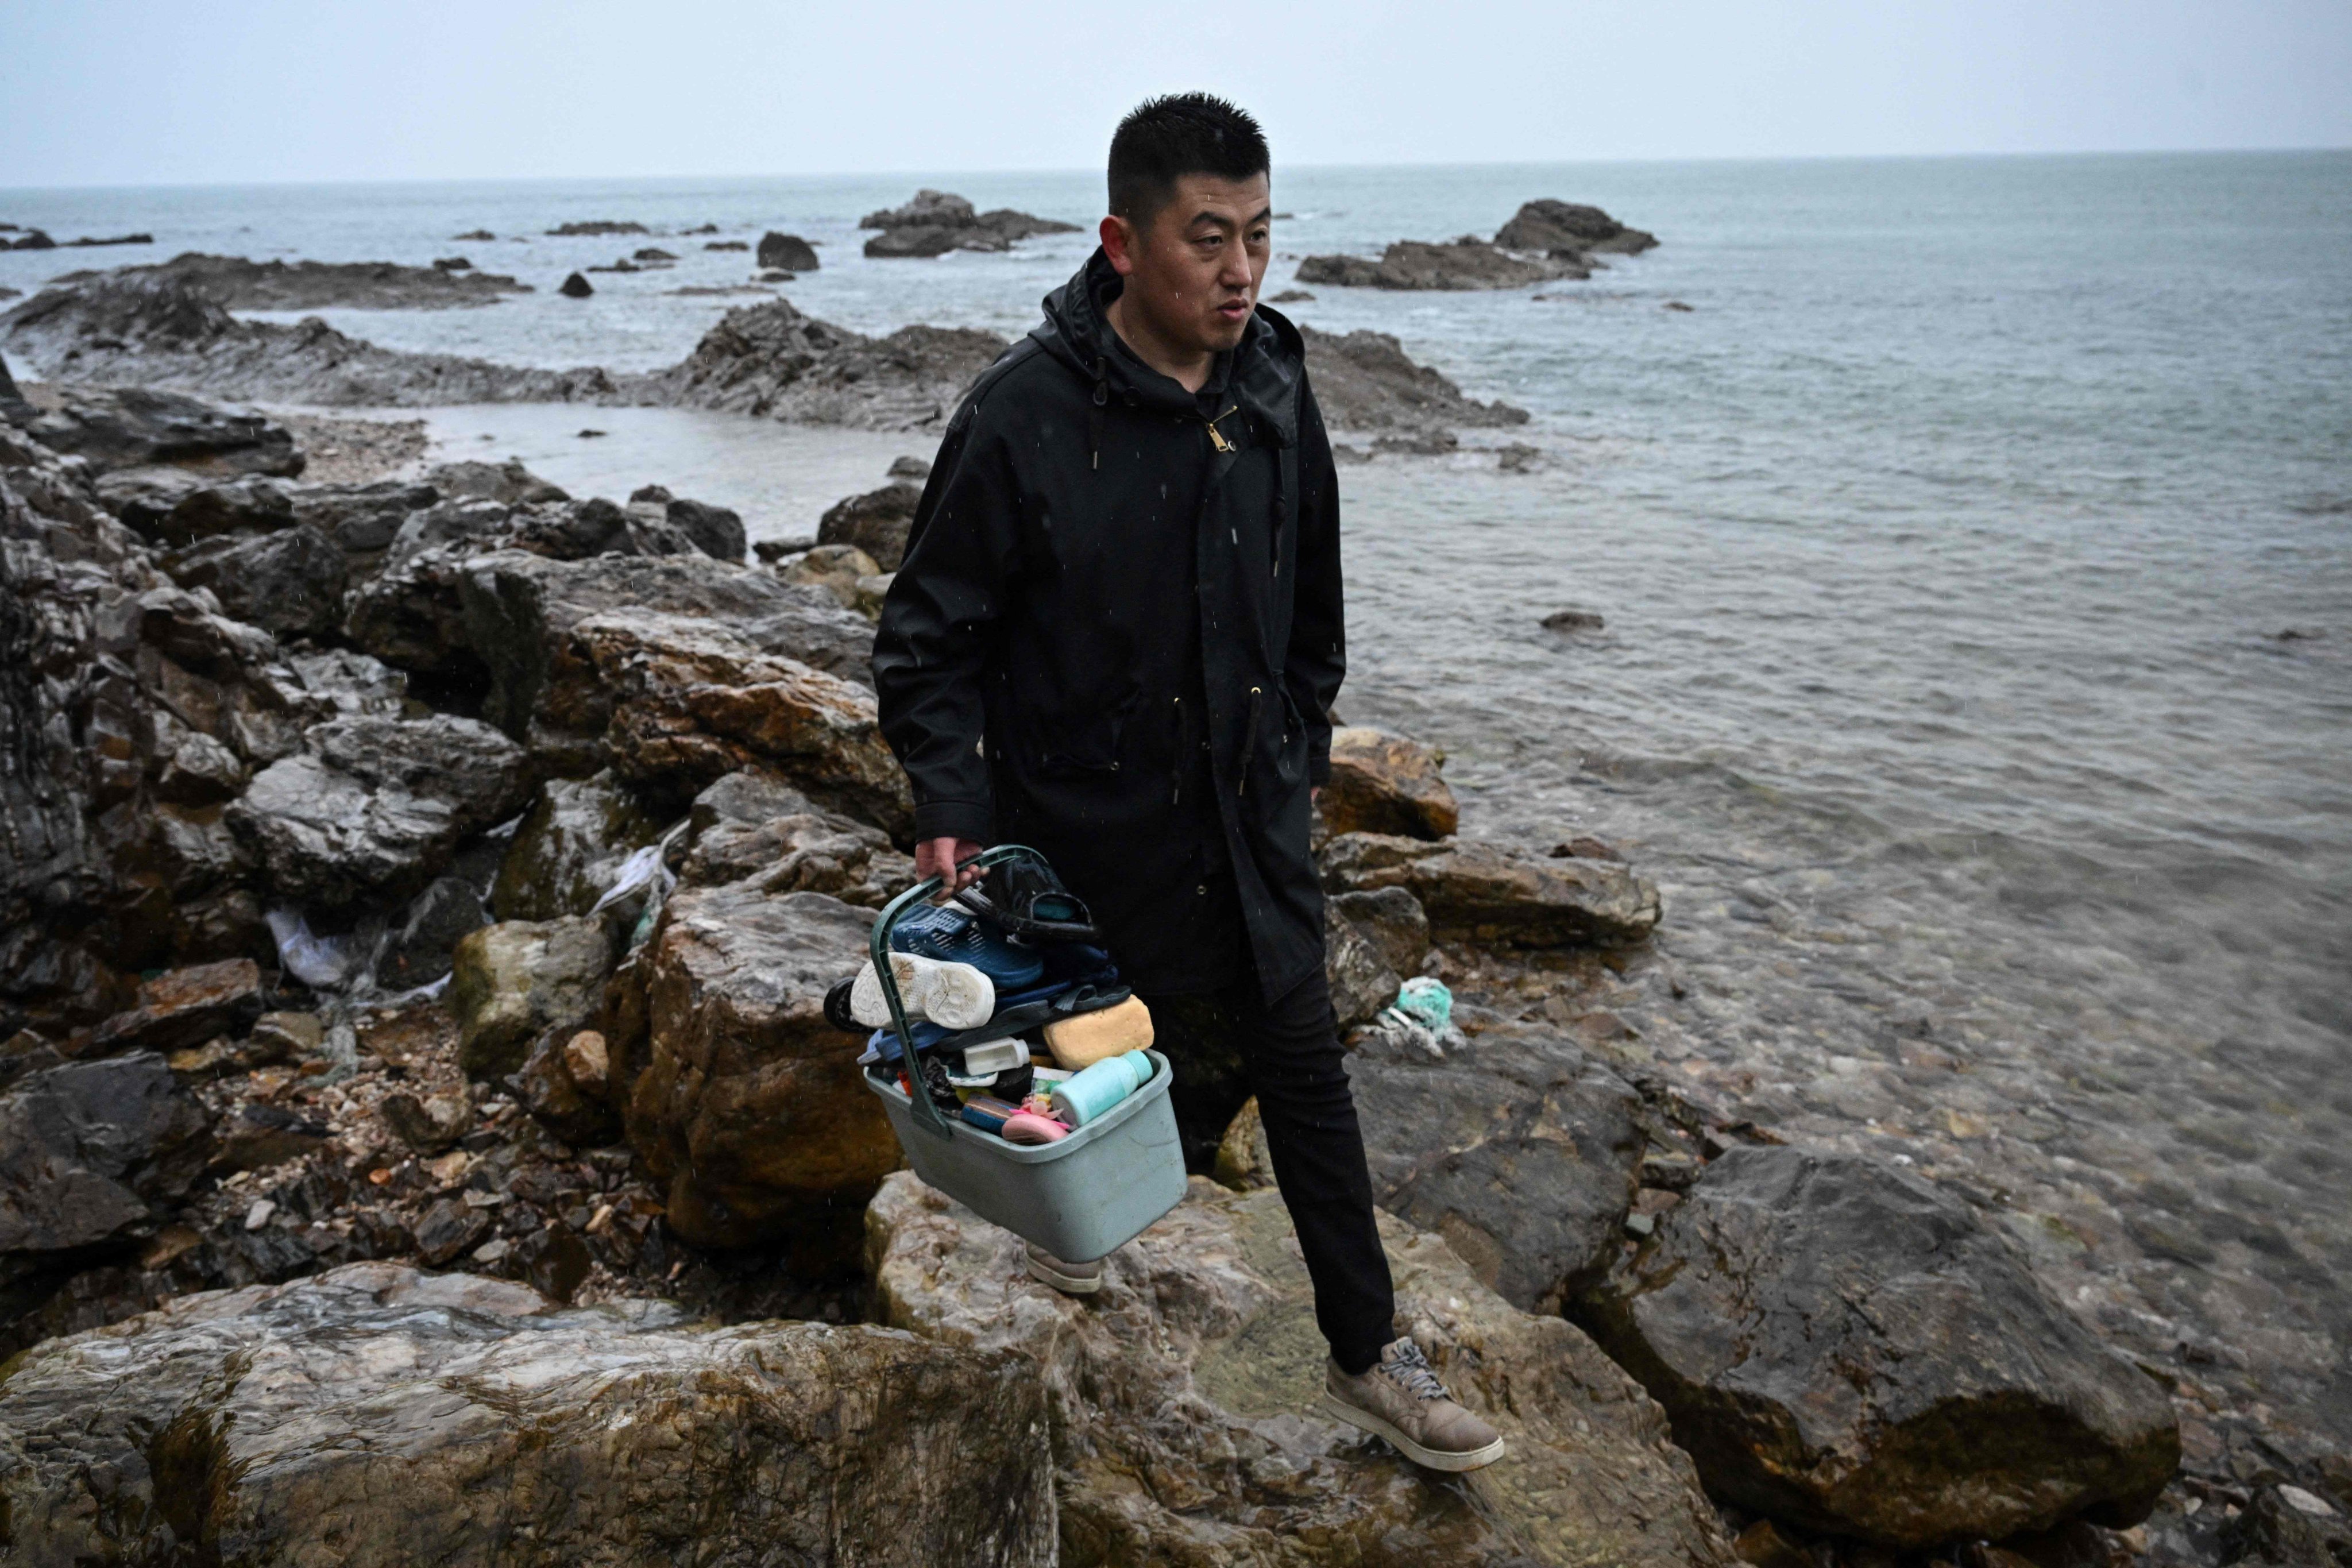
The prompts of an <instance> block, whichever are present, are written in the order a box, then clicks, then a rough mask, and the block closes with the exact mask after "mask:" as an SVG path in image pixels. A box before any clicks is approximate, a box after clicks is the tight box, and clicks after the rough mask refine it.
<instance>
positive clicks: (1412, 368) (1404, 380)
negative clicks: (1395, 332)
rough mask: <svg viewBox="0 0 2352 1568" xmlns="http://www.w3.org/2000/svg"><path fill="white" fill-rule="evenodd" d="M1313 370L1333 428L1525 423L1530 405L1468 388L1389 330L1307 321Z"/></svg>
mask: <svg viewBox="0 0 2352 1568" xmlns="http://www.w3.org/2000/svg"><path fill="white" fill-rule="evenodd" d="M1298 331H1299V335H1300V336H1301V337H1302V338H1304V339H1305V340H1306V342H1307V374H1309V375H1310V376H1312V377H1313V378H1314V381H1315V397H1316V401H1317V402H1318V404H1320V405H1322V409H1323V418H1324V422H1325V423H1326V424H1328V425H1329V426H1330V427H1331V428H1333V429H1334V430H1350V431H1365V432H1379V431H1386V430H1405V431H1424V430H1430V429H1442V428H1444V427H1447V426H1457V425H1458V426H1480V427H1486V426H1511V425H1524V424H1526V423H1527V422H1528V411H1527V410H1526V409H1524V408H1514V407H1513V406H1511V405H1509V404H1507V403H1500V402H1496V403H1481V402H1479V401H1477V400H1476V399H1475V398H1472V397H1465V395H1463V392H1462V389H1461V388H1460V387H1459V386H1457V385H1455V384H1454V383H1453V382H1452V381H1451V380H1449V379H1448V378H1447V377H1446V376H1445V375H1444V373H1442V372H1440V371H1437V370H1434V369H1433V368H1431V367H1430V366H1428V365H1423V364H1416V363H1413V362H1412V360H1411V359H1410V358H1408V357H1407V356H1406V354H1405V352H1404V345H1403V344H1402V343H1400V342H1397V340H1396V339H1395V338H1393V337H1391V336H1390V335H1389V334H1388V333H1386V332H1374V331H1353V332H1326V331H1317V330H1316V329H1315V328H1313V327H1301V328H1299V329H1298Z"/></svg>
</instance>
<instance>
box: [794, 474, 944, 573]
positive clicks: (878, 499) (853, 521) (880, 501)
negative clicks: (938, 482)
mask: <svg viewBox="0 0 2352 1568" xmlns="http://www.w3.org/2000/svg"><path fill="white" fill-rule="evenodd" d="M922 499H923V487H922V486H920V485H919V484H909V483H908V482H907V481H905V480H903V479H901V480H897V481H894V482H892V483H890V484H887V485H884V486H883V487H882V488H881V489H877V490H868V491H866V493H865V494H863V495H855V496H850V497H847V498H846V499H845V500H839V501H835V503H834V504H833V505H832V506H831V507H828V508H827V509H826V510H825V514H824V517H822V518H821V519H819V520H818V521H817V527H816V540H817V542H818V543H819V544H853V545H856V547H857V548H858V549H860V550H863V551H864V552H866V554H868V555H870V556H872V557H873V558H874V563H875V565H876V566H877V567H878V568H879V569H880V570H882V571H884V572H896V571H897V570H898V566H899V563H901V562H903V561H904V560H905V559H906V557H907V534H908V531H909V530H910V529H911V528H912V526H913V524H914V521H915V504H916V503H917V502H918V501H919V500H922Z"/></svg>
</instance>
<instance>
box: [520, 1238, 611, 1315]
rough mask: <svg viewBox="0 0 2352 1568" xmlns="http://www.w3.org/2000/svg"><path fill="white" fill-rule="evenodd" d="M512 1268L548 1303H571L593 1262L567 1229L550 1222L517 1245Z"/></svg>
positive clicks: (585, 1245)
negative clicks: (518, 1271) (574, 1293)
mask: <svg viewBox="0 0 2352 1568" xmlns="http://www.w3.org/2000/svg"><path fill="white" fill-rule="evenodd" d="M514 1264H515V1267H516V1268H519V1269H520V1272H521V1274H522V1277H523V1279H525V1280H526V1281H527V1282H528V1283H529V1284H530V1288H531V1289H534V1290H536V1291H538V1292H539V1293H540V1294H541V1295H542V1296H545V1297H547V1298H548V1299H549V1300H553V1301H570V1300H572V1292H573V1291H575V1290H577V1289H580V1287H581V1285H582V1283H583V1281H585V1280H586V1279H587V1278H588V1275H589V1271H590V1270H591V1269H593V1268H595V1266H596V1260H595V1259H594V1258H593V1257H591V1256H590V1255H589V1252H588V1247H587V1244H586V1243H584V1242H583V1241H582V1240H581V1239H580V1238H579V1237H576V1236H574V1235H572V1227H571V1226H567V1225H564V1224H563V1223H562V1222H561V1221H557V1220H550V1221H549V1222H548V1223H547V1224H546V1225H545V1226H541V1228H540V1229H539V1230H538V1231H536V1232H534V1233H533V1234H532V1235H530V1236H527V1237H524V1238H523V1239H522V1240H521V1241H520V1243H518V1244H517V1245H516V1247H515V1252H514Z"/></svg>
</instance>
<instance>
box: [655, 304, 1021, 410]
mask: <svg viewBox="0 0 2352 1568" xmlns="http://www.w3.org/2000/svg"><path fill="white" fill-rule="evenodd" d="M1004 349H1005V342H1004V340H1003V338H1000V337H998V336H997V335H996V334H995V333H993V332H985V331H977V330H973V329H967V328H947V327H923V326H916V327H901V328H899V329H898V331H895V332H892V333H890V334H889V335H888V336H887V337H881V338H868V337H865V336H863V335H861V334H859V333H856V332H853V331H849V330H848V329H846V328H844V327H836V326H835V325H833V324H832V323H830V322H827V321H817V320H815V319H814V318H813V317H809V316H805V315H803V314H802V313H801V312H800V310H797V309H795V308H794V307H793V303H792V301H790V300H768V301H766V302H765V303H763V304H758V305H747V306H745V307H744V308H742V309H741V310H730V311H728V312H727V314H726V316H725V317H723V318H722V319H721V320H720V321H719V324H718V325H717V326H715V327H713V328H711V329H710V331H709V332H707V333H705V334H704V335H703V338H702V341H701V342H699V343H698V344H696V345H695V349H694V352H693V353H690V354H688V356H687V357H686V358H685V359H684V360H683V361H681V362H680V363H678V364H677V365H676V366H674V367H672V368H671V369H669V370H667V371H664V372H662V373H660V375H659V377H658V380H659V383H660V386H661V388H662V391H663V393H664V395H665V396H667V398H668V399H669V400H670V401H672V402H675V403H677V404H680V405H685V406H687V407H692V408H718V409H724V410H727V411H730V412H733V413H742V414H752V415H758V416H762V417H766V418H772V419H782V420H785V421H788V422H790V423H793V424H801V425H852V426H863V427H866V428H868V429H877V430H915V429H932V428H937V427H938V426H941V425H943V424H945V422H946V420H947V416H948V415H949V414H950V412H951V411H952V410H953V409H954V407H955V405H956V404H957V402H958V400H959V399H961V397H962V395H963V392H964V388H966V387H968V386H970V385H971V383H972V382H973V381H974V380H975V379H977V378H978V377H979V375H980V373H981V372H982V371H984V370H986V369H987V368H988V367H989V366H990V365H991V364H992V363H995V361H996V356H997V355H999V354H1001V353H1003V352H1004Z"/></svg>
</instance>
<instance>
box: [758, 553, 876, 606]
mask: <svg viewBox="0 0 2352 1568" xmlns="http://www.w3.org/2000/svg"><path fill="white" fill-rule="evenodd" d="M880 571H881V568H880V567H879V566H877V565H876V564H875V563H874V557H872V556H871V555H868V554H866V552H864V551H863V550H860V549H858V548H857V546H856V545H855V544H820V545H817V546H816V547H815V548H814V549H812V550H809V551H806V552H803V554H802V555H801V556H800V557H799V559H797V560H794V561H789V562H786V563H783V564H782V565H781V566H779V567H777V568H776V575H777V576H778V577H780V578H782V580H783V581H784V582H787V583H804V584H808V585H809V586H810V587H813V588H822V589H824V591H825V592H826V593H828V594H830V595H833V597H834V599H835V602H836V603H838V604H839V605H841V607H842V608H844V609H845V610H854V609H856V607H857V584H860V583H861V582H864V581H865V580H866V578H868V577H871V576H875V575H876V574H878V573H879V572H880Z"/></svg>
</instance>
